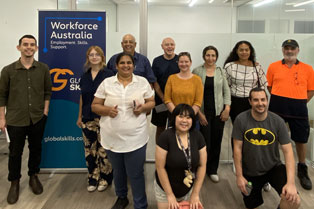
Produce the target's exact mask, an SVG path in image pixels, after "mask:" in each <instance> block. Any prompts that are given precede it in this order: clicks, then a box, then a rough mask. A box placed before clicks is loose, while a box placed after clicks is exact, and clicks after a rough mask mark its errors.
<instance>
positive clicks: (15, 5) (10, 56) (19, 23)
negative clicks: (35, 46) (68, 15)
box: [0, 0, 57, 70]
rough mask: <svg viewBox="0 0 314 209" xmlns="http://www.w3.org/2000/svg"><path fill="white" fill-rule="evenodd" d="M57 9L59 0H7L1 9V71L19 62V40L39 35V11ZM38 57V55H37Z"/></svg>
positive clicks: (3, 2) (2, 3)
mask: <svg viewBox="0 0 314 209" xmlns="http://www.w3.org/2000/svg"><path fill="white" fill-rule="evenodd" d="M52 9H57V0H29V1H24V0H5V1H1V7H0V28H1V33H0V40H1V45H2V53H1V56H0V70H1V69H2V68H3V67H4V66H6V65H8V64H10V63H12V62H14V61H15V60H17V59H18V58H19V56H20V54H19V52H18V51H17V49H16V46H17V45H18V40H19V38H21V37H22V36H23V35H24V34H32V35H34V36H35V37H36V38H37V35H38V10H52ZM36 57H37V55H36Z"/></svg>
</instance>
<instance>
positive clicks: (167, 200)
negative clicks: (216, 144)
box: [154, 104, 206, 209]
mask: <svg viewBox="0 0 314 209" xmlns="http://www.w3.org/2000/svg"><path fill="white" fill-rule="evenodd" d="M195 117H196V115H195V113H194V110H193V108H192V107H191V106H190V105H187V104H178V105H177V106H176V107H175V108H174V110H173V111H172V114H171V117H170V126H171V127H172V128H170V129H167V130H165V131H164V132H162V133H161V135H160V137H159V138H158V139H157V141H156V152H155V158H156V173H155V181H154V190H155V196H156V200H157V206H158V209H169V208H171V209H178V208H179V204H180V202H182V201H189V204H190V205H189V208H193V209H198V208H203V207H202V204H201V202H200V197H199V193H200V190H201V187H202V184H203V181H204V177H205V172H206V145H205V141H204V138H203V136H202V134H201V133H200V132H199V131H197V130H195V123H196V120H195Z"/></svg>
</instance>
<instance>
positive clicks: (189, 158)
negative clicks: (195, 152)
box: [176, 133, 195, 188]
mask: <svg viewBox="0 0 314 209" xmlns="http://www.w3.org/2000/svg"><path fill="white" fill-rule="evenodd" d="M176 137H177V139H178V141H179V143H180V146H181V149H182V151H183V154H184V157H185V159H186V161H187V164H188V170H185V171H184V173H185V178H184V179H183V183H184V184H185V185H186V186H187V187H189V188H190V187H191V185H192V183H193V179H195V174H194V173H193V172H192V156H191V143H190V134H189V133H188V154H187V153H186V151H185V149H184V146H183V143H182V140H181V138H180V136H179V135H178V134H176Z"/></svg>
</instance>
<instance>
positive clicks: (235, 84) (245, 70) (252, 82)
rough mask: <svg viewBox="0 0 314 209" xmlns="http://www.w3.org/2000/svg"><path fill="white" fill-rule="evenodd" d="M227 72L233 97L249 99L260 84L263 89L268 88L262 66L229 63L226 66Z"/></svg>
mask: <svg viewBox="0 0 314 209" xmlns="http://www.w3.org/2000/svg"><path fill="white" fill-rule="evenodd" d="M225 70H226V78H227V81H228V84H229V87H230V92H231V95H232V96H235V97H249V93H250V91H251V89H253V88H255V87H258V82H259V83H260V87H261V88H264V89H265V88H266V87H267V79H266V76H265V73H264V70H263V69H262V66H261V65H256V67H252V66H245V65H240V64H236V63H234V62H229V63H227V64H226V65H225Z"/></svg>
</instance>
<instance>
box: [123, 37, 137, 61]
mask: <svg viewBox="0 0 314 209" xmlns="http://www.w3.org/2000/svg"><path fill="white" fill-rule="evenodd" d="M121 46H122V48H123V52H125V53H128V54H131V55H132V56H133V55H134V52H135V47H136V41H135V37H134V36H133V35H132V34H126V35H124V36H123V38H122V42H121Z"/></svg>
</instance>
